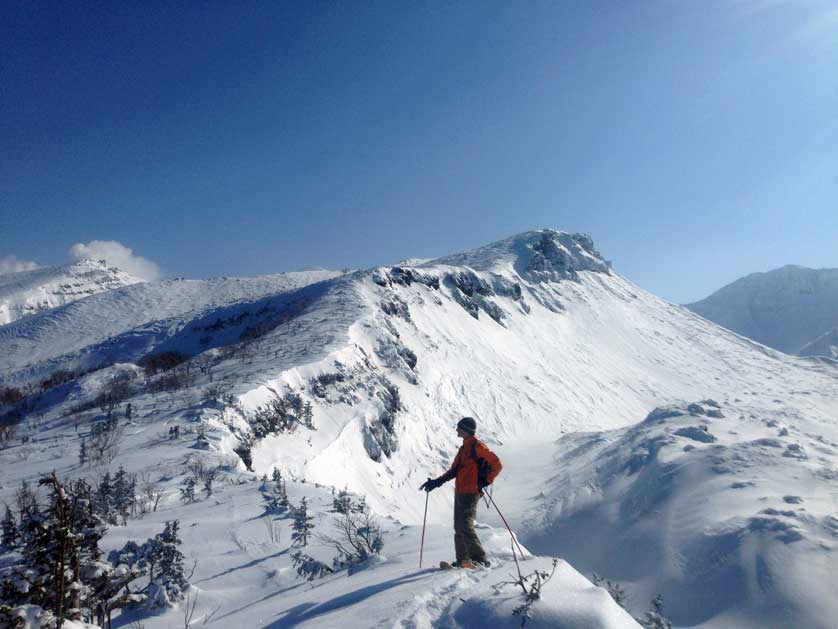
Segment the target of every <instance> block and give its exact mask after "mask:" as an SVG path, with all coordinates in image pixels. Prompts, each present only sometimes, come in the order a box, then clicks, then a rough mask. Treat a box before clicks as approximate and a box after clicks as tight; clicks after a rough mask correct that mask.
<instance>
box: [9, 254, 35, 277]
mask: <svg viewBox="0 0 838 629" xmlns="http://www.w3.org/2000/svg"><path fill="white" fill-rule="evenodd" d="M40 266H41V265H40V264H38V263H37V262H27V261H26V260H18V259H17V258H16V257H15V256H6V257H5V258H0V275H2V274H3V273H17V272H18V271H31V270H32V269H37V268H39V267H40Z"/></svg>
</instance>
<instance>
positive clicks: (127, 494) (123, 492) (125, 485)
mask: <svg viewBox="0 0 838 629" xmlns="http://www.w3.org/2000/svg"><path fill="white" fill-rule="evenodd" d="M133 502H134V492H133V489H132V488H131V481H129V480H128V474H126V472H125V468H123V467H122V466H121V465H120V466H119V469H118V470H117V472H116V474H115V475H114V477H113V507H114V522H112V524H117V523H118V522H117V520H118V518H121V519H122V524H123V525H125V524H127V523H128V513H129V512H130V511H131V505H132V503H133Z"/></svg>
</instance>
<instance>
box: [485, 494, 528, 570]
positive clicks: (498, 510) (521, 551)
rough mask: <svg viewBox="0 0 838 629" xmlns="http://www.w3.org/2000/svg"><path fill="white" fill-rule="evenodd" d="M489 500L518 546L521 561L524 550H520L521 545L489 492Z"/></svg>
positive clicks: (513, 553)
mask: <svg viewBox="0 0 838 629" xmlns="http://www.w3.org/2000/svg"><path fill="white" fill-rule="evenodd" d="M489 500H490V501H491V502H492V504H493V505H494V506H495V511H497V512H498V515H499V516H500V519H501V520H503V524H504V526H506V530H507V531H509V535H510V537H512V541H513V542H515V546H517V547H518V552H519V553H521V561H523V560H524V551H523V550H521V545H520V544H519V543H518V540H517V539H515V534H514V533H513V532H512V529H511V528H509V523H508V522H507V521H506V518H505V517H503V514H502V513H501V512H500V509H499V508H498V503H496V502H495V500H494V498H492V495H491V494H489ZM512 556H513V557H514V556H515V549H514V548H513V549H512ZM515 563H518V560H517V559H516V560H515Z"/></svg>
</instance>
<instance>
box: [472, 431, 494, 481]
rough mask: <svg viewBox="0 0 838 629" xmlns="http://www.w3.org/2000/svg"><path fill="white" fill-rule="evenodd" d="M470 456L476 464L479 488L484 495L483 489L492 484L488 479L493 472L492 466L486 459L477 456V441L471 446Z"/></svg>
mask: <svg viewBox="0 0 838 629" xmlns="http://www.w3.org/2000/svg"><path fill="white" fill-rule="evenodd" d="M470 454H471V460H472V461H474V464H475V465H476V466H477V488H478V489H479V490H480V491H481V493H482V492H483V488H484V487H488V486H489V485H490V484H491V483H490V482H489V480H488V478H489V473H490V472H491V471H492V466H491V465H490V464H489V462H488V461H487V460H486V459H484V458H483V457H479V456H477V441H475V442H474V443H472V444H471V453H470Z"/></svg>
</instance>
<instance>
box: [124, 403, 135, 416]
mask: <svg viewBox="0 0 838 629" xmlns="http://www.w3.org/2000/svg"><path fill="white" fill-rule="evenodd" d="M133 416H134V407H133V406H131V402H128V404H127V405H126V406H125V419H131V418H132V417H133Z"/></svg>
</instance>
